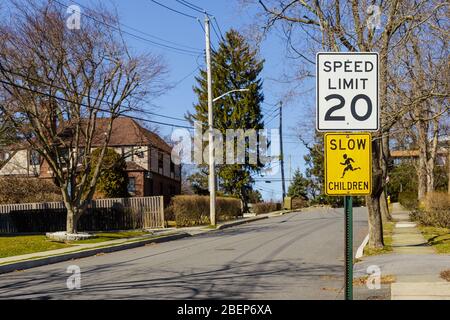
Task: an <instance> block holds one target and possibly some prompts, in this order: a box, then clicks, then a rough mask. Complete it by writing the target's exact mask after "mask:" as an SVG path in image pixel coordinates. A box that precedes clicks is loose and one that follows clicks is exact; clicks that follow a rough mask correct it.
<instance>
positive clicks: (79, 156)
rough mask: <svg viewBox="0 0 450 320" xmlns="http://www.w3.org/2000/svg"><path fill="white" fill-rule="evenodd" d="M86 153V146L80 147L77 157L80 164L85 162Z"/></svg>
mask: <svg viewBox="0 0 450 320" xmlns="http://www.w3.org/2000/svg"><path fill="white" fill-rule="evenodd" d="M84 155H85V150H84V148H80V149H78V157H77V160H78V161H77V163H78V164H82V163H83V159H84Z"/></svg>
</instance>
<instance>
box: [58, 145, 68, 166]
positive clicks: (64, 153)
mask: <svg viewBox="0 0 450 320" xmlns="http://www.w3.org/2000/svg"><path fill="white" fill-rule="evenodd" d="M69 159H70V154H69V149H59V163H60V164H62V165H67V164H68V163H69Z"/></svg>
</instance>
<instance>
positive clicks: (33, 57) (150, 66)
mask: <svg viewBox="0 0 450 320" xmlns="http://www.w3.org/2000/svg"><path fill="white" fill-rule="evenodd" d="M8 4H9V5H10V10H11V13H10V18H9V20H2V22H1V25H0V85H1V91H0V99H1V100H0V110H1V112H2V113H3V115H4V117H5V119H7V120H8V121H9V122H10V123H12V124H13V125H14V127H15V129H16V130H17V132H18V133H19V136H20V138H21V139H23V140H26V142H27V143H28V144H29V146H30V148H32V149H33V150H36V151H37V152H39V154H40V155H41V156H42V158H43V159H44V160H45V162H46V163H47V164H48V167H49V169H50V171H51V173H52V176H53V179H54V181H55V183H56V185H57V186H58V187H59V188H60V189H61V193H62V197H63V201H64V204H65V207H66V208H67V232H69V233H75V232H76V231H77V221H78V219H79V218H80V216H81V215H82V214H83V213H84V212H85V209H86V207H87V205H88V203H89V201H90V200H91V199H92V196H93V194H94V192H95V186H96V183H97V180H98V177H99V174H100V168H101V164H102V161H103V157H104V155H105V151H106V149H107V146H108V142H109V139H110V136H111V130H112V124H113V121H114V120H115V119H116V118H117V117H119V116H120V115H123V114H124V113H126V112H138V111H139V110H140V109H139V107H138V106H139V102H140V101H141V99H142V98H143V97H145V96H146V95H155V94H159V93H161V92H162V91H163V90H164V86H162V82H161V80H162V76H163V75H164V73H165V67H164V65H163V64H162V62H161V59H160V57H157V56H152V55H143V56H133V55H131V53H130V52H129V50H128V48H127V45H126V44H125V41H124V40H123V38H122V37H121V34H120V32H118V31H120V28H119V24H118V20H117V17H116V16H115V15H114V14H111V13H110V12H109V11H108V10H106V9H105V8H102V9H101V10H98V9H89V10H88V11H87V12H84V15H83V20H82V24H81V28H79V29H73V30H72V29H70V28H68V27H67V26H66V19H67V16H66V14H65V9H66V8H62V7H59V6H57V5H56V4H55V3H53V2H52V1H51V0H26V1H18V0H9V3H8ZM100 118H102V120H103V121H101V123H103V124H104V125H102V126H99V125H98V121H97V119H100ZM104 119H107V120H104ZM95 148H100V149H101V153H100V156H99V158H98V162H96V165H95V166H94V167H91V152H92V151H93V150H94V149H95ZM89 172H93V174H92V175H89Z"/></svg>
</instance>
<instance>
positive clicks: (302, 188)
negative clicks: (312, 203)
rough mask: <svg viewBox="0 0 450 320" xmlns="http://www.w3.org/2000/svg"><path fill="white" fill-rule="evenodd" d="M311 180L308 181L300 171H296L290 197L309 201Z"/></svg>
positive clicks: (289, 190)
mask: <svg viewBox="0 0 450 320" xmlns="http://www.w3.org/2000/svg"><path fill="white" fill-rule="evenodd" d="M308 188H309V180H308V179H306V178H305V177H304V176H303V174H302V173H301V172H300V170H299V169H297V170H295V172H294V178H293V180H292V183H291V185H290V186H289V189H288V197H292V198H302V199H305V200H306V199H308Z"/></svg>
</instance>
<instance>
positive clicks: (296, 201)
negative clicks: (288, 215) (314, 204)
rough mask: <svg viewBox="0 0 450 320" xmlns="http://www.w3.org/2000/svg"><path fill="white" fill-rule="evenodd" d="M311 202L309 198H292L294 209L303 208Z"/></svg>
mask: <svg viewBox="0 0 450 320" xmlns="http://www.w3.org/2000/svg"><path fill="white" fill-rule="evenodd" d="M308 204H309V202H308V200H306V199H303V198H293V199H292V209H301V208H305V207H307V206H308Z"/></svg>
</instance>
